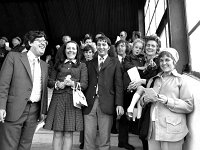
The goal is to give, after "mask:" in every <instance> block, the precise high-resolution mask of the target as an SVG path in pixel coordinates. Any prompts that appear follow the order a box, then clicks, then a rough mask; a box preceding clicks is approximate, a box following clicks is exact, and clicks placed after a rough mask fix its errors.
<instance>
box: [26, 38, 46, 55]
mask: <svg viewBox="0 0 200 150" xmlns="http://www.w3.org/2000/svg"><path fill="white" fill-rule="evenodd" d="M47 44H48V42H47V41H46V40H45V38H44V37H40V38H36V39H35V40H34V41H33V42H32V43H30V42H29V45H30V51H32V53H33V54H34V55H35V56H36V57H40V56H42V55H43V54H44V52H45V49H46V46H47Z"/></svg>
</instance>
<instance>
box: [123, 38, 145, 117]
mask: <svg viewBox="0 0 200 150" xmlns="http://www.w3.org/2000/svg"><path fill="white" fill-rule="evenodd" d="M143 50H144V41H143V40H142V39H140V38H137V39H135V40H134V41H133V46H132V50H131V52H130V55H128V56H127V57H126V58H125V60H124V69H125V71H128V70H129V69H131V68H132V67H137V68H138V69H139V70H144V67H143V66H144V62H145V60H144V51H143ZM132 82H133V81H132ZM141 91H142V86H139V87H138V88H137V89H136V92H135V94H134V96H133V97H132V100H131V105H130V106H131V107H130V106H129V108H128V110H127V115H128V116H129V117H133V121H135V117H136V116H137V118H140V115H141V110H142V108H141V106H140V105H139V103H138V105H137V110H138V112H137V114H134V116H133V109H134V107H135V104H136V103H137V101H136V100H135V95H139V94H141Z"/></svg>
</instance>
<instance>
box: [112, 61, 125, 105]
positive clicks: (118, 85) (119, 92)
mask: <svg viewBox="0 0 200 150" xmlns="http://www.w3.org/2000/svg"><path fill="white" fill-rule="evenodd" d="M114 84H115V105H117V106H123V94H124V93H123V77H122V69H121V65H120V62H119V61H117V64H116V70H115V80H114Z"/></svg>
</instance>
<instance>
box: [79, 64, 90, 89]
mask: <svg viewBox="0 0 200 150" xmlns="http://www.w3.org/2000/svg"><path fill="white" fill-rule="evenodd" d="M80 85H81V89H82V90H85V89H86V88H87V86H88V71H87V67H86V64H85V63H81V76H80Z"/></svg>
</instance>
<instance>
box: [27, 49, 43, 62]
mask: <svg viewBox="0 0 200 150" xmlns="http://www.w3.org/2000/svg"><path fill="white" fill-rule="evenodd" d="M27 56H28V58H29V59H30V60H31V61H33V60H34V59H38V60H39V61H40V57H36V56H35V55H34V54H33V52H32V51H28V52H27Z"/></svg>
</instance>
